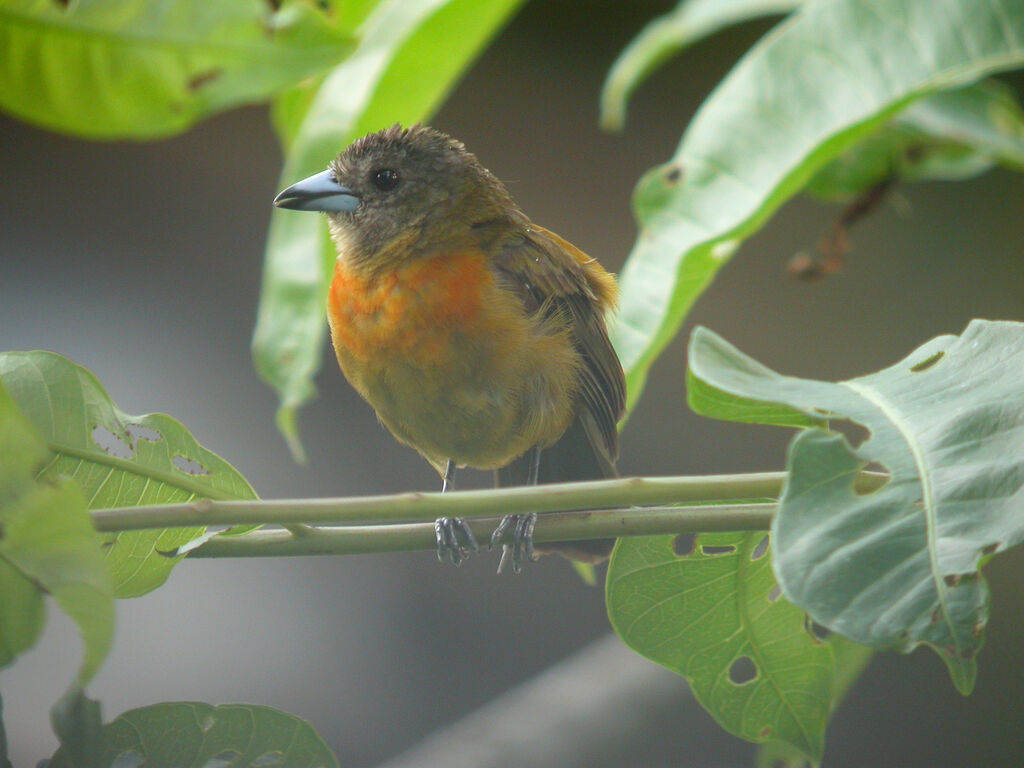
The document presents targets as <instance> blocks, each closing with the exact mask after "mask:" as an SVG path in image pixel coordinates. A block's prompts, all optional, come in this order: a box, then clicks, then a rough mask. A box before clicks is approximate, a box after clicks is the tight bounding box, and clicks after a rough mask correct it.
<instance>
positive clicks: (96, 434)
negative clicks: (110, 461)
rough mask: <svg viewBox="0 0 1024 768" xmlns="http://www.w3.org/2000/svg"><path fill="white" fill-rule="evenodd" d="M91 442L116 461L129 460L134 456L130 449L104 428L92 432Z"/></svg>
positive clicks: (100, 427) (97, 428) (96, 428)
mask: <svg viewBox="0 0 1024 768" xmlns="http://www.w3.org/2000/svg"><path fill="white" fill-rule="evenodd" d="M92 441H93V442H94V443H96V445H98V446H99V447H100V448H102V449H103V450H104V451H106V452H107V453H108V454H110V455H111V456H114V457H115V458H118V459H130V458H131V457H132V456H134V455H135V452H134V451H132V447H131V446H130V445H128V443H126V442H125V441H124V440H122V439H121V438H120V437H118V436H117V435H115V434H114V433H113V432H111V431H110V430H109V429H107V428H106V427H102V426H98V427H94V428H93V430H92Z"/></svg>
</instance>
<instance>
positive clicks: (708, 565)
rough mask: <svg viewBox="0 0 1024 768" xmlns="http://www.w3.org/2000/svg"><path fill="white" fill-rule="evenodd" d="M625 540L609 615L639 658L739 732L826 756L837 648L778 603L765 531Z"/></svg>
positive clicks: (613, 571)
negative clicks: (682, 546)
mask: <svg viewBox="0 0 1024 768" xmlns="http://www.w3.org/2000/svg"><path fill="white" fill-rule="evenodd" d="M674 542H675V539H674V537H671V536H664V537H651V538H634V539H620V540H619V541H618V542H617V543H616V547H615V552H614V554H613V555H612V559H611V562H610V563H609V566H608V578H607V588H606V589H607V594H606V597H607V604H608V615H609V618H610V619H611V623H612V626H613V627H614V628H615V631H616V632H617V633H618V634H619V636H620V637H621V638H622V639H623V641H624V642H625V643H626V644H627V645H629V646H630V647H631V648H633V649H634V650H635V651H637V652H638V653H640V654H642V655H643V656H646V657H647V658H649V659H651V660H653V661H656V662H658V663H659V664H662V665H664V666H666V667H668V668H669V669H671V670H673V671H675V672H677V673H679V674H681V675H683V676H684V677H685V678H686V679H687V681H688V682H689V683H690V687H691V688H692V690H693V693H694V695H695V696H696V697H697V699H698V700H699V701H700V702H701V704H702V705H703V706H704V708H705V709H707V710H708V711H709V712H710V713H711V715H712V716H713V717H714V718H715V719H716V720H717V721H718V722H719V723H720V724H721V725H722V726H723V727H724V728H726V729H727V730H729V731H730V732H731V733H734V734H736V735H737V736H741V737H743V738H745V739H748V740H750V741H755V742H762V743H764V742H776V741H781V742H784V743H786V744H789V745H791V746H792V747H795V748H796V749H799V750H800V751H801V752H803V753H805V754H807V755H809V756H810V757H812V758H813V759H815V760H816V759H818V758H820V757H821V753H822V751H823V749H824V731H825V723H826V721H827V719H828V716H829V713H830V712H831V710H832V707H833V702H834V700H835V699H836V698H837V697H838V695H839V694H840V693H841V692H840V691H838V690H837V687H836V651H835V649H834V647H833V645H834V644H835V643H836V642H842V643H846V641H840V640H836V639H833V638H830V639H829V640H828V641H826V642H822V641H820V640H818V639H817V638H815V637H814V636H813V635H812V634H811V633H810V632H809V631H808V629H807V627H806V625H805V621H804V613H803V611H801V610H800V609H798V608H796V607H795V606H793V605H792V604H790V603H788V602H787V601H786V600H783V599H778V596H777V592H776V591H775V586H776V585H775V578H774V577H773V576H772V570H771V566H770V564H769V563H770V557H769V551H768V547H767V535H766V534H765V533H722V534H701V535H699V536H697V537H696V538H695V539H694V540H693V542H692V552H690V553H689V554H683V555H680V554H677V553H676V551H675V549H674Z"/></svg>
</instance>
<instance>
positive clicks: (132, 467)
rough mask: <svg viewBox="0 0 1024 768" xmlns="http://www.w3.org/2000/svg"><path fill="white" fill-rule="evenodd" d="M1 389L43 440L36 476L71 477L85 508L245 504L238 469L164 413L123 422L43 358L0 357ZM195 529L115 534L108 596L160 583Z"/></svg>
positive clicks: (84, 380) (92, 384)
mask: <svg viewBox="0 0 1024 768" xmlns="http://www.w3.org/2000/svg"><path fill="white" fill-rule="evenodd" d="M0 382H2V383H3V385H4V386H5V387H6V388H7V390H8V392H10V394H11V396H12V397H13V398H14V399H15V401H17V403H18V405H19V407H20V408H21V410H22V411H23V412H24V413H25V415H26V416H27V417H28V418H29V420H30V421H31V422H32V423H33V425H34V426H35V428H36V430H37V431H38V432H39V433H40V434H41V435H42V436H43V437H44V438H45V440H46V443H47V446H48V447H49V450H50V451H52V452H53V456H52V458H51V460H50V461H49V462H48V463H47V464H46V466H45V468H44V469H43V470H42V472H41V473H40V478H42V479H44V480H53V479H56V478H60V477H67V478H70V479H73V480H74V481H75V483H76V484H77V486H78V487H80V488H81V489H82V492H84V494H85V497H86V499H87V504H88V508H89V509H105V508H110V507H122V506H140V505H145V504H170V503H178V502H188V501H192V500H194V499H198V498H211V499H253V498H256V494H255V493H254V492H253V490H252V488H251V487H250V486H249V484H248V483H247V482H246V480H245V478H244V477H242V476H241V475H240V474H239V473H238V471H237V470H235V469H234V467H232V466H231V465H230V464H228V463H227V462H226V461H224V460H223V459H221V458H220V457H219V456H217V455H215V454H214V453H212V452H210V451H208V450H207V449H206V448H203V447H202V446H201V445H199V443H197V442H196V440H195V438H194V437H192V435H191V434H189V432H188V430H186V429H185V427H184V426H182V425H181V423H180V422H178V421H176V420H175V419H172V418H171V417H170V416H165V415H163V414H159V413H157V414H148V415H145V416H131V415H129V414H126V413H124V412H123V411H121V410H119V409H118V408H117V406H115V405H114V403H113V401H112V400H111V399H110V396H109V395H108V394H107V393H106V391H105V390H104V389H103V386H102V385H101V384H100V383H99V381H97V380H96V377H95V376H93V375H92V374H91V373H89V371H87V370H86V369H84V368H82V367H80V366H78V365H75V364H74V363H72V362H71V361H70V360H68V359H66V358H64V357H61V356H60V355H57V354H54V353H52V352H5V353H0ZM203 531H204V529H203V528H200V527H195V528H175V529H168V530H164V531H159V530H157V531H129V532H125V533H120V534H117V535H116V536H114V537H113V538H112V540H111V545H110V546H108V547H107V550H106V563H107V567H108V568H109V570H110V572H111V574H112V576H113V579H114V594H115V596H117V597H135V596H138V595H142V594H145V593H146V592H149V591H150V590H153V589H155V588H156V587H158V586H160V585H161V584H163V582H164V581H166V579H167V576H168V574H169V573H170V571H171V568H173V567H174V565H175V564H176V563H177V562H178V560H180V558H175V557H168V556H166V555H164V554H161V553H165V552H173V551H174V550H175V549H176V548H177V547H179V546H181V545H183V544H185V543H187V542H189V541H191V540H192V539H193V538H195V537H196V536H198V535H200V534H202V533H203Z"/></svg>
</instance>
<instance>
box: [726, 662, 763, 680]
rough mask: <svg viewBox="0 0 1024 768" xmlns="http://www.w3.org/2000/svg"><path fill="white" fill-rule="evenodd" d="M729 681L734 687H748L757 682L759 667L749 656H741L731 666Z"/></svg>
mask: <svg viewBox="0 0 1024 768" xmlns="http://www.w3.org/2000/svg"><path fill="white" fill-rule="evenodd" d="M729 679H730V680H731V681H732V683H733V685H746V684H747V683H752V682H754V681H755V680H757V665H756V664H755V663H754V660H753V659H752V658H750V657H749V656H740V657H739V658H738V659H736V660H735V661H734V662H733V663H732V664H730V665H729Z"/></svg>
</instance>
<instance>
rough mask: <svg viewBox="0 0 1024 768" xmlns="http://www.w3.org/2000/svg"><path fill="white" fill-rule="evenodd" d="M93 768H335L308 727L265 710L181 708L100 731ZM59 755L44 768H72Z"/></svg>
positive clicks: (139, 714)
mask: <svg viewBox="0 0 1024 768" xmlns="http://www.w3.org/2000/svg"><path fill="white" fill-rule="evenodd" d="M94 764H95V765H96V768H123V767H126V766H142V765H152V766H174V768H228V767H229V766H254V767H255V766H259V768H292V766H297V767H299V766H301V767H302V768H332V766H333V768H337V766H338V761H337V759H336V758H335V756H334V754H333V753H332V752H331V750H330V749H328V747H327V745H326V744H324V741H323V739H321V738H320V736H319V735H318V734H317V733H316V731H314V730H313V728H312V726H310V725H309V723H307V722H305V721H304V720H301V719H299V718H297V717H295V716H293V715H289V714H286V713H284V712H279V711H277V710H275V709H271V708H270V707H259V706H255V705H243V704H222V705H221V706H218V707H214V706H211V705H209V704H201V703H195V702H181V703H173V704H154V705H152V706H149V707H141V708H139V709H132V710H129V711H128V712H125V713H124V714H122V715H120V716H119V717H118V718H117V719H115V720H114V721H113V722H111V723H108V724H107V725H105V726H103V733H102V747H101V748H100V753H99V754H97V755H95V762H94ZM78 765H79V764H78V763H76V762H75V761H74V760H73V758H72V756H71V755H70V754H69V752H68V751H66V750H65V749H63V748H62V749H61V750H59V751H58V752H57V753H56V754H55V755H54V756H53V759H52V760H51V761H50V764H49V768H77V766H78Z"/></svg>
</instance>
